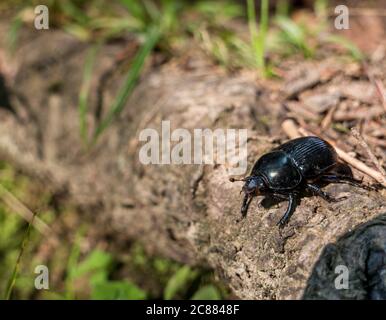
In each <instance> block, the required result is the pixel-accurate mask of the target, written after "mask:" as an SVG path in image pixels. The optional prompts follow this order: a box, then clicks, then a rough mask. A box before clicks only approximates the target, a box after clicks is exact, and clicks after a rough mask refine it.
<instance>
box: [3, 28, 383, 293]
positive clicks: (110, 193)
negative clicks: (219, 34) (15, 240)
mask: <svg viewBox="0 0 386 320" xmlns="http://www.w3.org/2000/svg"><path fill="white" fill-rule="evenodd" d="M2 32H3V31H2ZM28 36H29V37H31V38H32V39H31V40H30V41H28V42H27V41H23V42H22V43H24V44H23V45H22V46H21V47H20V49H18V50H17V52H16V53H15V55H14V57H13V59H12V60H4V59H3V67H2V70H0V71H1V72H2V73H3V74H7V79H6V80H7V81H6V87H4V88H3V90H2V91H3V92H2V95H3V96H4V97H5V98H4V99H2V100H3V101H2V102H4V101H8V100H9V101H10V103H9V105H7V104H4V103H2V104H1V106H0V107H1V108H0V121H1V126H0V157H1V158H2V159H7V160H9V161H11V162H12V163H13V164H14V165H15V166H17V167H18V168H20V169H21V170H23V171H25V172H26V173H28V174H30V175H32V176H34V177H36V178H37V179H40V180H41V181H43V182H44V183H45V184H46V185H47V187H50V188H51V189H52V191H53V192H54V193H55V194H57V195H58V196H60V197H65V199H67V200H71V201H72V202H74V203H75V204H77V205H79V206H80V207H81V208H83V209H85V210H89V211H90V210H91V211H92V212H93V214H94V215H95V217H96V223H98V224H99V225H103V226H104V228H106V231H107V230H108V231H109V232H111V233H112V234H113V235H114V238H113V240H112V241H116V242H117V245H118V246H119V243H124V241H125V240H129V239H134V238H135V239H139V240H141V241H142V242H143V244H144V245H145V246H146V248H147V250H148V251H149V252H150V253H158V254H163V255H166V256H168V257H172V258H174V259H176V260H178V261H182V262H186V263H190V264H200V265H205V266H210V267H212V268H214V269H215V270H216V272H217V274H218V275H219V276H220V277H221V279H223V280H224V281H225V282H226V283H227V284H228V285H229V286H230V287H231V288H232V290H233V291H234V293H235V294H236V295H237V296H238V297H240V298H244V299H294V298H301V297H302V296H303V294H304V297H305V298H348V297H350V298H364V297H369V296H371V295H372V294H373V295H377V294H378V295H382V290H384V288H383V289H382V286H381V287H379V288H376V287H375V286H376V284H374V283H373V282H374V279H376V277H378V276H379V274H380V272H381V271H382V268H384V267H383V266H384V264H383V265H382V263H380V261H382V259H383V261H384V259H385V252H386V238H385V231H386V220H385V218H384V217H382V216H380V215H381V214H382V213H384V212H385V211H386V210H385V199H384V197H383V195H382V193H378V192H367V191H364V190H358V189H355V188H353V187H349V186H344V185H330V186H328V187H326V190H327V191H328V192H330V193H331V194H334V195H335V196H340V195H341V194H342V193H349V194H350V197H349V199H348V200H345V201H342V202H339V203H333V204H327V203H325V202H323V200H321V199H319V198H316V197H305V198H303V199H302V201H301V204H300V205H299V206H298V208H297V210H296V212H295V214H294V215H293V217H292V218H291V220H290V223H289V224H288V225H287V226H286V227H285V228H284V229H278V227H277V226H276V222H277V221H278V219H279V218H280V217H281V215H282V213H283V211H284V210H285V205H286V204H285V203H280V204H278V205H274V206H271V207H269V208H264V207H263V206H259V205H258V200H255V201H253V202H252V205H251V206H250V210H249V215H248V217H247V218H246V219H244V220H242V221H240V222H237V220H238V218H239V209H240V204H241V199H242V198H241V196H240V195H239V191H240V187H241V185H239V184H236V183H234V184H232V183H229V182H228V175H227V172H226V168H225V166H223V165H217V166H199V165H185V166H182V165H162V166H157V165H146V166H145V165H142V164H141V163H140V162H139V161H138V151H139V148H140V147H141V143H139V141H138V135H139V132H140V130H142V129H144V128H156V129H158V130H160V125H161V121H162V120H170V122H171V126H172V129H174V128H186V129H189V130H193V129H194V128H212V129H214V128H247V129H248V130H249V137H251V139H250V140H249V142H248V159H249V160H248V163H249V165H250V166H251V165H252V164H253V162H254V161H255V159H256V158H257V157H258V156H259V155H261V154H262V153H264V152H266V151H267V150H269V149H270V148H272V147H273V146H275V145H277V142H275V143H273V140H272V139H271V138H270V137H272V134H273V133H276V134H278V133H279V132H278V131H277V130H278V128H279V126H278V124H279V123H280V119H282V116H283V115H282V114H281V113H280V112H281V111H280V110H281V109H280V107H279V106H277V105H269V104H268V105H267V103H266V100H265V97H266V96H268V95H269V94H270V93H266V92H265V93H263V94H261V93H262V92H263V91H262V88H261V87H260V85H259V84H257V83H256V81H255V80H254V79H253V77H251V76H250V75H249V74H244V73H239V74H233V75H229V74H226V73H225V72H223V71H222V70H221V69H220V68H217V67H214V66H212V65H210V64H207V63H205V62H203V61H205V59H204V60H203V59H201V58H199V57H198V58H194V57H188V58H186V59H185V60H184V61H183V62H182V61H170V62H168V63H167V64H166V65H162V66H159V67H155V66H154V65H153V66H152V67H149V68H148V69H149V71H148V72H147V73H146V74H144V75H143V77H142V79H141V81H140V84H139V86H138V87H137V88H136V90H135V92H134V94H133V96H132V97H131V98H130V100H129V102H128V105H127V107H126V108H125V111H124V112H123V114H122V115H121V116H120V117H119V119H118V120H117V121H115V122H114V124H113V125H112V126H111V127H110V128H109V130H108V132H106V134H104V135H103V136H102V138H101V140H100V141H99V143H98V145H97V146H96V147H95V148H94V149H93V150H92V151H89V152H85V151H84V148H83V147H82V141H81V139H80V135H79V124H78V121H77V119H78V114H77V107H76V106H77V103H78V101H77V100H78V93H79V88H80V86H81V80H82V65H83V62H84V59H85V56H86V50H85V49H86V48H85V45H83V44H81V43H78V42H77V41H75V40H74V39H72V38H71V37H69V36H66V35H63V34H62V33H59V32H55V31H50V32H49V33H44V32H41V33H40V32H37V33H36V34H32V35H31V34H29V35H28ZM39 46H44V48H45V50H44V51H41V50H39V51H36V50H34V48H36V47H39ZM122 48H123V45H122V44H121V43H116V44H110V45H106V46H105V47H103V49H102V50H101V52H100V53H99V55H98V57H97V59H98V60H97V61H98V63H97V65H96V69H95V77H94V80H93V83H92V90H91V92H92V93H93V94H92V97H91V99H90V105H91V106H95V105H97V101H98V90H99V89H100V88H99V87H100V83H99V81H100V79H101V77H102V75H104V74H106V73H107V74H108V75H109V76H108V81H106V85H105V86H103V88H102V90H99V91H100V92H101V94H102V96H103V101H102V107H103V108H102V111H103V112H105V111H106V108H108V106H109V105H110V102H111V99H112V97H114V94H115V93H116V91H117V89H116V88H118V87H119V85H120V83H121V81H122V78H123V75H124V73H123V72H122V71H121V70H122V68H124V66H123V67H122V66H117V65H116V62H115V60H114V57H116V56H117V55H118V54H119V53H120V52H121V50H122ZM42 52H43V55H42ZM35 53H36V54H35ZM37 53H39V55H38V54H37ZM110 73H111V74H110ZM105 77H107V76H105ZM98 88H99V89H98ZM95 113H96V109H95V108H94V107H93V108H91V110H90V112H89V114H90V119H89V122H90V123H89V124H90V126H91V127H92V126H94V125H95V116H94V114H95ZM265 123H269V126H270V127H269V128H267V126H266V125H265ZM281 137H282V138H284V136H281ZM339 264H345V265H347V267H348V268H349V270H350V289H349V290H336V289H335V287H334V279H335V277H336V274H335V272H334V271H335V265H339ZM371 281H373V282H371ZM376 283H378V284H379V283H380V282H379V281H378V282H376ZM351 284H352V286H351ZM304 289H306V290H305V291H304ZM383 297H385V296H383Z"/></svg>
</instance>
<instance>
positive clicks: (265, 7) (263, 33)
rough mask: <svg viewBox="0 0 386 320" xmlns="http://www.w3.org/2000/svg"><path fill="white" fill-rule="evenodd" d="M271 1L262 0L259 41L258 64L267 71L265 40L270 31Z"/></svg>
mask: <svg viewBox="0 0 386 320" xmlns="http://www.w3.org/2000/svg"><path fill="white" fill-rule="evenodd" d="M268 16H269V3H268V0H261V8H260V22H259V41H258V42H257V44H258V46H257V57H258V65H259V66H260V68H262V69H263V71H265V42H266V38H267V32H268Z"/></svg>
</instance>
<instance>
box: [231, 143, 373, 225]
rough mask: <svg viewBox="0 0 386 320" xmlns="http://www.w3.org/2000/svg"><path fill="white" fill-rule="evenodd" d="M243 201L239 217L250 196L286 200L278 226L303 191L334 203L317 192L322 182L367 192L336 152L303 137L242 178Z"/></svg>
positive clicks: (265, 157)
mask: <svg viewBox="0 0 386 320" xmlns="http://www.w3.org/2000/svg"><path fill="white" fill-rule="evenodd" d="M230 181H232V182H233V181H244V182H245V184H244V186H243V188H242V191H243V192H244V200H243V204H242V206H241V215H242V217H245V216H246V215H247V211H248V207H249V204H250V203H251V200H252V199H253V197H255V196H258V195H271V196H274V197H277V198H280V199H285V200H288V207H287V210H286V211H285V213H284V215H283V217H282V218H281V219H280V221H279V222H278V225H280V226H283V225H285V224H286V223H287V222H288V219H289V218H290V216H291V215H292V213H293V212H294V210H295V207H296V203H297V199H298V198H299V196H300V194H301V193H302V192H304V191H308V192H311V193H312V194H314V195H317V196H320V197H322V198H323V199H324V200H326V201H328V202H337V201H340V200H343V198H341V199H335V198H333V197H331V196H330V195H329V194H328V193H326V192H324V191H323V190H321V189H320V186H319V185H320V184H321V183H322V184H323V183H346V184H350V185H353V186H356V187H360V188H364V189H367V190H369V189H370V188H369V187H367V186H365V185H363V184H362V182H361V181H359V180H356V179H354V177H353V174H352V171H351V168H350V167H349V166H348V165H347V164H343V163H341V162H339V161H338V156H337V153H336V151H335V149H334V148H333V147H332V146H331V145H330V144H329V143H328V142H327V141H324V140H322V139H320V138H318V137H302V138H297V139H293V140H290V141H288V142H286V143H284V144H282V145H280V146H279V147H277V148H275V149H273V150H272V151H270V152H269V153H266V154H264V155H263V156H262V157H260V158H259V159H258V160H257V161H256V163H255V165H254V166H253V168H252V172H251V174H250V175H249V176H248V177H246V178H244V179H242V180H236V179H233V178H231V179H230Z"/></svg>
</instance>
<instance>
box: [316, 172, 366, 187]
mask: <svg viewBox="0 0 386 320" xmlns="http://www.w3.org/2000/svg"><path fill="white" fill-rule="evenodd" d="M319 180H320V181H324V182H330V183H345V184H349V185H351V186H354V187H358V188H362V189H365V190H373V188H371V187H369V186H366V185H365V184H363V183H362V181H360V180H357V179H355V178H353V177H350V176H343V175H335V174H327V175H323V176H321V177H320V179H319Z"/></svg>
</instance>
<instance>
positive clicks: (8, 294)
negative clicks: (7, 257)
mask: <svg viewBox="0 0 386 320" xmlns="http://www.w3.org/2000/svg"><path fill="white" fill-rule="evenodd" d="M35 216H36V213H34V215H33V216H32V219H31V221H30V222H29V223H28V226H27V230H26V232H25V234H24V236H23V241H22V244H21V248H20V252H19V255H18V257H17V260H16V264H15V267H14V269H13V271H12V275H11V277H10V279H9V281H8V285H7V290H6V291H5V296H4V299H5V300H10V299H11V296H12V291H13V288H14V287H15V284H16V280H17V277H18V275H19V270H20V262H21V258H22V257H23V253H24V250H25V248H26V247H27V244H28V241H29V235H30V232H31V226H32V224H33V222H34V219H35Z"/></svg>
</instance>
